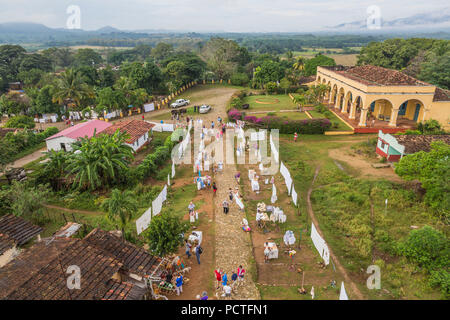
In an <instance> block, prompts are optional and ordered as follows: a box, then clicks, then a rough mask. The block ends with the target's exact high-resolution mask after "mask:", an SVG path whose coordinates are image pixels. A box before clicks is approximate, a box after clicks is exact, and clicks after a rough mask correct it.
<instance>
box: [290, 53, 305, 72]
mask: <svg viewBox="0 0 450 320" xmlns="http://www.w3.org/2000/svg"><path fill="white" fill-rule="evenodd" d="M305 62H306V59H305V58H304V57H302V56H298V57H297V58H296V61H295V63H294V64H293V65H292V67H293V68H294V70H297V71H303V70H305Z"/></svg>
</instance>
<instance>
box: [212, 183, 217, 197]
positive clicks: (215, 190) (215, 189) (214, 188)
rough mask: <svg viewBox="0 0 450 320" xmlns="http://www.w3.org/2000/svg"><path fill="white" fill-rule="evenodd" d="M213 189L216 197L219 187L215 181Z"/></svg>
mask: <svg viewBox="0 0 450 320" xmlns="http://www.w3.org/2000/svg"><path fill="white" fill-rule="evenodd" d="M212 187H213V191H214V196H215V195H216V192H217V186H216V182H215V181H214V182H213V185H212Z"/></svg>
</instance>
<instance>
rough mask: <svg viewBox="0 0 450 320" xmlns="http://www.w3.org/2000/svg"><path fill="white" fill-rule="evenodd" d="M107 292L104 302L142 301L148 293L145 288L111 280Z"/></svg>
mask: <svg viewBox="0 0 450 320" xmlns="http://www.w3.org/2000/svg"><path fill="white" fill-rule="evenodd" d="M106 286H107V291H106V293H105V295H104V296H103V298H102V300H142V298H143V296H144V295H145V293H146V292H147V290H146V289H145V288H141V287H139V286H137V285H135V284H133V283H130V282H119V281H117V280H114V279H111V280H109V281H108V282H107V284H106Z"/></svg>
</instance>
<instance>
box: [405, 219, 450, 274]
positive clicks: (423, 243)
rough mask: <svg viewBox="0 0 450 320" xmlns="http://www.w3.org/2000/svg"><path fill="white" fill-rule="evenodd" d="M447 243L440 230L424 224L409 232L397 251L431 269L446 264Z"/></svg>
mask: <svg viewBox="0 0 450 320" xmlns="http://www.w3.org/2000/svg"><path fill="white" fill-rule="evenodd" d="M448 244H449V243H448V240H447V238H446V237H445V235H444V234H443V233H442V232H440V231H438V230H436V229H434V228H433V227H430V226H424V227H422V228H420V229H418V230H412V231H411V232H410V233H409V236H408V238H407V239H406V241H405V242H403V243H401V244H400V245H399V253H400V254H401V255H403V256H405V257H407V258H409V259H410V260H412V261H414V262H416V263H417V264H418V265H420V266H422V267H424V268H425V269H427V270H429V271H431V270H436V269H438V268H441V267H445V266H448V263H449V252H448Z"/></svg>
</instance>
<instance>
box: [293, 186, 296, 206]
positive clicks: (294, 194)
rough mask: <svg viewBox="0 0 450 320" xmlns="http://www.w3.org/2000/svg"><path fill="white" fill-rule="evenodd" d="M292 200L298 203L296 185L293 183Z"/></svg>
mask: <svg viewBox="0 0 450 320" xmlns="http://www.w3.org/2000/svg"><path fill="white" fill-rule="evenodd" d="M292 202H294V204H295V205H297V192H296V191H295V187H294V185H292Z"/></svg>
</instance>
